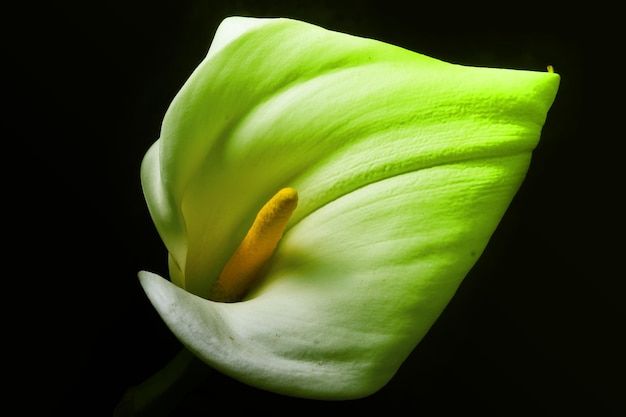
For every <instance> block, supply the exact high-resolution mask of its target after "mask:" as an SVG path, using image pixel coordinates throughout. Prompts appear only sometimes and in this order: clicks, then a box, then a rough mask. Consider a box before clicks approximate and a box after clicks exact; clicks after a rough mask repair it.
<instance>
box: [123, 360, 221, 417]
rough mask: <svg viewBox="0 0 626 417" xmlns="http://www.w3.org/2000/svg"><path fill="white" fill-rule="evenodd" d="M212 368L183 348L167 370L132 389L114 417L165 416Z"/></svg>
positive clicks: (124, 397) (163, 369)
mask: <svg viewBox="0 0 626 417" xmlns="http://www.w3.org/2000/svg"><path fill="white" fill-rule="evenodd" d="M210 370H211V368H210V367H209V366H207V365H206V364H204V363H203V362H202V361H201V360H200V359H198V358H197V357H196V356H195V355H194V354H193V353H191V352H190V351H189V350H187V349H186V348H183V349H182V350H181V351H180V352H179V353H178V354H177V355H176V356H175V357H174V358H173V359H172V360H171V361H170V362H169V363H168V364H167V365H165V367H163V368H162V369H161V370H160V371H158V372H157V373H156V374H154V375H153V376H151V377H150V378H148V379H146V380H145V381H144V382H142V383H141V384H139V385H137V386H134V387H131V388H129V389H128V390H127V391H126V393H125V394H124V396H123V397H122V400H121V401H120V403H119V404H118V405H117V407H115V411H114V412H113V417H165V416H167V415H168V414H169V413H171V412H172V410H174V408H175V407H176V404H178V402H179V401H180V400H182V399H183V397H184V396H185V395H186V394H187V392H189V391H190V390H191V389H192V388H194V387H195V386H197V385H198V384H199V383H200V382H202V381H203V380H204V379H205V378H206V376H207V375H208V373H209V372H210Z"/></svg>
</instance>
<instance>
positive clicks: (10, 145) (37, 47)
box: [2, 0, 626, 416]
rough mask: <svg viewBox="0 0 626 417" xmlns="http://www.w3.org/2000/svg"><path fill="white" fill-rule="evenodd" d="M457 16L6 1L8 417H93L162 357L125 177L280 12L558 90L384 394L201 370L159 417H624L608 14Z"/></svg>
mask: <svg viewBox="0 0 626 417" xmlns="http://www.w3.org/2000/svg"><path fill="white" fill-rule="evenodd" d="M469 3H470V2H467V3H466V5H465V6H463V7H458V6H457V5H455V4H453V3H445V4H440V5H439V6H433V4H431V3H424V2H413V3H401V4H394V3H393V2H391V1H384V2H383V1H380V2H373V1H358V2H357V1H337V2H333V1H300V2H294V1H286V0H285V1H256V2H255V1H230V2H228V1H200V0H195V1H181V2H169V3H163V2H149V1H111V2H105V3H97V2H83V3H67V2H47V3H42V4H38V3H29V2H24V3H22V5H21V6H20V8H19V9H17V8H14V9H13V8H11V9H8V10H5V14H4V16H3V17H4V19H3V20H4V21H5V22H4V27H3V32H5V33H4V34H3V44H4V47H3V50H4V54H3V55H4V69H5V76H4V92H5V94H4V108H5V111H4V116H5V117H4V130H3V135H2V136H3V138H2V139H3V144H4V146H3V151H2V159H3V164H2V167H3V174H4V178H5V181H3V185H4V188H3V200H2V201H3V206H4V212H5V216H4V219H5V234H4V236H5V239H6V243H7V245H5V248H6V249H5V251H4V254H5V257H4V259H5V274H4V275H5V286H4V289H3V295H4V299H5V303H4V306H3V311H4V312H5V314H4V315H5V328H4V338H3V340H4V345H5V349H7V352H8V353H7V354H6V358H7V359H6V372H5V375H6V378H7V380H8V381H10V384H9V385H10V386H11V390H10V400H9V402H8V404H12V405H17V407H18V409H21V410H23V411H22V412H20V413H19V414H20V415H25V414H29V415H30V414H33V415H35V414H36V415H42V416H43V415H61V416H73V415H80V416H100V415H102V416H109V415H111V414H112V409H113V407H114V406H115V404H116V403H117V402H118V400H119V398H120V396H121V395H122V393H123V391H124V390H125V389H126V388H127V387H129V386H131V385H133V384H136V383H138V382H140V381H141V380H143V379H144V378H145V377H147V376H148V375H150V374H152V373H153V372H155V371H156V370H158V369H159V368H160V367H162V366H163V365H164V364H165V363H166V362H167V361H168V360H169V359H170V358H171V357H172V356H173V355H174V354H175V353H176V352H177V351H178V349H179V347H180V345H179V343H178V341H177V340H176V339H175V338H174V337H173V336H172V335H171V334H170V332H169V331H168V330H167V329H166V328H165V326H164V325H163V323H162V322H161V319H160V318H159V317H158V315H157V314H156V312H155V311H154V310H153V308H152V306H151V305H150V304H149V302H148V300H147V298H146V297H145V295H144V294H143V292H142V290H141V288H140V286H139V284H138V281H137V279H136V272H137V271H138V270H140V269H149V270H153V271H157V272H161V273H162V274H166V252H165V249H164V247H163V245H162V244H161V241H160V239H159V237H158V235H157V234H156V232H155V230H154V227H153V225H152V222H151V219H150V217H149V215H148V212H147V210H146V207H145V203H144V200H143V196H142V193H141V187H140V184H139V174H138V170H139V165H140V162H141V159H142V157H143V154H144V152H145V151H146V150H147V148H148V147H149V146H150V144H151V143H152V142H153V141H154V140H155V139H156V138H157V137H158V135H159V127H160V122H161V119H162V117H163V114H164V112H165V110H166V108H167V106H168V105H169V103H170V101H171V99H172V98H173V96H174V95H175V94H176V92H177V90H178V89H179V88H180V86H181V85H182V83H183V82H184V81H185V80H186V79H187V77H188V76H189V74H190V73H191V71H192V70H193V69H194V68H195V66H196V65H197V64H198V63H199V62H200V60H201V59H202V58H203V56H204V54H205V53H206V51H207V49H208V47H209V45H210V42H211V39H212V37H213V35H214V32H215V29H216V27H217V25H218V24H219V22H220V21H221V20H222V19H223V18H224V17H227V16H230V15H248V16H284V17H294V18H298V19H302V20H306V21H309V22H311V23H315V24H318V25H321V26H324V27H327V28H329V29H335V30H339V31H343V32H348V33H352V34H355V35H359V36H366V37H372V38H376V39H379V40H382V41H385V42H388V43H392V44H396V45H400V46H403V47H406V48H408V49H411V50H414V51H417V52H420V53H424V54H426V55H430V56H433V57H436V58H439V59H443V60H447V61H450V62H456V63H461V64H467V65H480V66H493V67H508V68H521V69H532V70H539V71H543V70H545V67H546V65H547V64H552V65H553V66H554V67H555V69H556V71H557V72H559V73H560V74H561V75H562V84H561V88H560V91H559V94H558V97H557V100H556V102H555V104H554V106H553V109H552V110H551V112H550V114H549V117H548V122H547V124H546V126H545V129H544V134H543V138H542V142H541V144H540V146H539V147H538V149H537V150H536V151H535V154H534V160H533V164H532V167H531V170H530V172H529V174H528V177H527V180H526V182H525V183H524V185H523V187H522V189H521V190H520V192H519V193H518V195H517V196H516V198H515V200H514V202H513V204H512V205H511V207H510V210H509V211H508V212H507V215H506V216H505V218H504V219H503V221H502V223H501V226H500V228H499V229H498V231H497V232H496V234H495V235H494V236H493V239H492V241H491V243H490V245H489V247H488V248H487V250H486V252H485V253H484V255H483V256H482V258H481V259H480V260H479V262H478V263H477V265H476V266H475V268H474V269H473V270H472V272H471V273H470V274H469V275H468V276H467V278H466V280H465V281H464V283H463V284H462V286H461V288H460V289H459V291H458V293H457V295H456V297H455V298H454V299H453V300H452V302H451V303H450V305H449V307H448V308H447V309H446V311H445V312H444V314H443V315H442V316H441V318H440V319H439V320H438V321H437V323H436V324H435V325H434V327H433V328H432V330H431V332H430V333H429V334H428V335H427V336H426V338H425V339H424V340H423V341H422V343H420V345H418V347H417V348H416V349H415V350H414V352H413V354H412V355H411V356H410V357H409V358H408V360H407V361H406V363H405V364H404V366H403V367H402V368H401V369H400V371H399V372H398V374H397V375H396V377H395V378H394V379H393V380H392V381H391V382H390V383H389V384H388V385H387V386H386V387H384V388H383V389H382V390H381V391H380V392H378V393H376V394H374V395H372V396H371V397H368V398H365V399H362V400H356V401H347V402H317V401H307V400H300V399H292V398H287V397H282V396H278V395H274V394H270V393H266V392H264V391H260V390H256V389H253V388H250V387H247V386H245V385H242V384H240V383H238V382H236V381H233V380H231V379H229V378H227V377H224V376H221V375H219V374H213V376H212V377H211V379H210V380H209V382H207V383H206V384H204V385H203V386H200V387H199V388H198V389H196V390H194V391H192V392H191V393H190V394H189V395H188V397H187V398H186V399H185V400H184V401H183V402H182V403H181V404H180V405H179V407H178V408H177V409H176V410H175V412H174V413H173V414H172V415H173V416H203V415H213V414H212V413H215V408H221V406H226V407H230V408H231V409H232V410H233V411H234V410H237V411H239V412H243V413H246V412H253V411H254V412H278V413H280V412H282V411H286V412H294V413H295V412H299V411H300V412H303V411H341V412H346V411H349V412H363V411H368V410H370V409H372V407H374V406H381V405H382V406H384V407H385V409H386V410H393V407H395V406H398V407H400V406H402V407H403V408H402V410H403V411H405V412H407V413H410V414H411V415H416V416H438V415H450V414H451V413H467V414H470V413H478V414H479V415H482V416H492V415H493V416H516V415H570V414H572V413H577V415H578V414H581V415H598V416H600V415H607V416H610V415H617V414H618V411H622V412H623V411H624V407H623V402H622V401H623V399H622V398H621V396H623V394H622V393H623V392H624V386H623V375H624V367H623V362H621V361H622V358H623V352H624V351H626V349H625V345H624V341H623V340H622V339H623V333H624V305H623V304H624V303H623V301H622V300H623V294H624V292H623V289H622V282H623V279H624V272H623V268H622V269H618V268H617V264H618V259H620V258H619V257H620V256H623V254H622V252H623V246H624V245H623V242H622V239H623V237H622V236H623V234H622V233H623V231H622V228H621V224H620V222H621V218H622V217H623V213H622V203H621V202H620V201H619V197H620V194H622V193H623V190H622V189H621V188H620V187H622V188H623V185H622V183H623V181H622V178H623V175H622V174H621V172H618V171H619V163H616V162H614V161H615V160H617V159H619V158H616V156H619V149H620V142H622V141H623V139H624V138H623V131H622V132H621V133H620V131H618V130H615V128H614V127H613V126H612V124H613V122H615V121H617V122H618V123H619V122H621V120H620V115H619V111H620V106H622V107H623V104H619V102H618V104H615V103H614V102H613V100H614V99H615V98H617V97H619V91H618V85H620V84H621V82H622V79H621V75H620V73H619V71H618V69H617V67H618V65H619V64H618V63H617V62H616V61H615V59H616V57H619V50H620V49H619V48H618V47H617V45H618V42H617V41H619V38H617V37H616V36H615V35H614V33H615V34H617V33H618V31H617V27H614V26H612V23H611V21H612V17H615V16H617V14H618V13H617V12H616V11H613V10H610V9H605V8H602V7H600V6H599V5H598V4H595V5H594V8H593V10H590V8H589V7H586V8H585V9H581V10H577V9H576V7H578V6H575V4H574V5H569V6H567V7H561V6H559V5H558V4H555V3H554V2H551V3H550V4H549V5H546V4H541V5H534V4H531V3H523V2H506V3H504V2H503V3H501V4H500V5H490V6H485V7H482V6H479V5H478V4H477V3H471V5H470V4H469ZM587 6H588V5H587ZM581 7H582V6H581ZM7 70H8V73H7V72H6V71H7ZM621 103H623V100H622V101H621ZM616 110H617V111H616ZM622 117H623V116H622ZM620 249H622V250H620ZM618 250H619V252H618ZM398 409H399V408H398Z"/></svg>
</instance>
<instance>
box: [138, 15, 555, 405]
mask: <svg viewBox="0 0 626 417" xmlns="http://www.w3.org/2000/svg"><path fill="white" fill-rule="evenodd" d="M558 85H559V76H558V75H557V74H555V73H553V72H552V71H546V72H535V71H522V70H508V69H492V68H477V67H467V66H462V65H456V64H450V63H446V62H442V61H440V60H437V59H433V58H430V57H427V56H424V55H420V54H418V53H415V52H412V51H408V50H406V49H403V48H400V47H396V46H393V45H389V44H385V43H383V42H379V41H376V40H372V39H365V38H360V37H355V36H351V35H347V34H343V33H338V32H333V31H330V30H326V29H323V28H320V27H318V26H315V25H311V24H308V23H304V22H300V21H295V20H290V19H282V18H278V19H255V18H243V17H231V18H228V19H226V20H225V21H224V22H223V23H222V24H221V25H220V26H219V28H218V30H217V33H216V35H215V39H214V41H213V44H212V46H211V48H210V50H209V52H208V54H207V56H206V59H204V60H203V61H202V63H201V64H200V65H199V66H198V68H197V69H196V70H195V72H194V73H193V74H192V75H191V77H190V78H189V80H188V81H187V82H186V83H185V84H184V86H183V87H182V89H181V90H180V91H179V93H178V94H177V96H176V97H175V99H174V100H173V102H172V104H171V106H170V107H169V109H168V111H167V113H166V115H165V118H164V121H163V125H162V130H161V136H160V138H159V139H158V140H157V141H156V143H155V144H154V145H153V146H152V147H151V148H150V149H149V151H148V152H147V154H146V156H145V159H144V161H143V164H142V171H141V179H142V185H143V188H144V193H145V198H146V201H147V204H148V208H149V211H150V214H151V216H152V218H153V220H154V223H155V225H156V228H157V230H158V232H159V234H160V236H161V237H162V239H163V241H164V243H165V245H166V247H167V250H168V252H169V275H170V277H169V278H170V279H169V280H168V279H166V278H162V277H160V276H158V275H156V274H154V273H151V272H146V271H142V272H140V273H139V277H140V282H141V284H142V286H143V288H144V290H145V292H146V294H147V296H148V297H149V299H150V300H151V302H152V304H153V305H154V307H155V308H156V310H157V311H158V313H159V314H160V316H161V317H162V318H163V320H164V322H165V323H166V324H167V326H168V327H169V328H170V329H171V331H172V332H173V333H174V334H175V335H176V336H177V338H178V339H179V340H180V341H181V342H182V343H183V345H184V346H185V347H186V348H187V349H188V350H189V351H191V352H192V353H193V354H194V355H196V356H197V357H198V358H200V359H202V361H204V362H205V363H207V364H208V365H210V366H211V367H213V368H215V369H217V370H218V371H220V372H223V373H225V374H227V375H229V376H231V377H233V378H235V379H237V380H240V381H242V382H244V383H246V384H250V385H253V386H256V387H259V388H262V389H266V390H269V391H273V392H277V393H281V394H286V395H291V396H297V397H305V398H316V399H350V398H359V397H363V396H367V395H369V394H371V393H373V392H375V391H377V390H378V389H379V388H381V387H382V386H384V385H385V384H386V383H387V382H388V381H389V380H390V379H391V378H392V376H393V375H394V374H395V372H396V371H397V370H398V368H399V367H400V366H401V364H402V362H403V361H404V360H405V359H406V357H407V356H408V355H409V353H410V352H411V351H412V349H413V348H414V347H415V346H416V345H417V344H418V343H419V341H420V340H421V339H422V338H423V337H424V335H425V334H426V333H427V332H428V330H429V328H430V327H431V326H432V324H433V323H434V322H435V320H436V319H437V317H438V316H439V315H440V313H441V312H442V310H443V309H444V308H445V306H446V305H447V303H448V302H449V301H450V299H451V298H452V297H453V295H454V293H455V291H456V289H457V287H458V286H459V284H460V283H461V281H462V280H463V278H464V277H465V275H466V274H467V273H468V271H469V270H470V269H471V268H472V266H473V265H474V263H475V262H476V260H477V259H478V257H479V256H480V254H481V253H482V251H483V250H484V248H485V246H486V245H487V243H488V241H489V239H490V236H491V235H492V233H493V232H494V230H495V229H496V227H497V226H498V223H499V221H500V219H501V218H502V216H503V214H504V213H505V211H506V209H507V207H508V205H509V203H510V202H511V199H512V198H513V196H514V195H515V193H516V191H517V190H518V188H519V186H520V184H521V183H522V181H523V179H524V177H525V175H526V172H527V169H528V167H529V163H530V159H531V152H532V150H533V149H534V148H535V146H536V145H537V143H538V141H539V138H540V135H541V130H542V127H543V124H544V122H545V119H546V117H547V113H548V110H549V108H550V106H551V105H552V102H553V100H554V98H555V95H556V92H557V89H558ZM255 219H256V220H255ZM242 242H244V243H242ZM245 242H248V243H245ZM246 248H247V249H246ZM259 248H260V249H259ZM229 270H233V271H234V272H227V271H229ZM226 275H228V276H229V277H230V278H228V277H225V276H226ZM239 275H241V276H242V277H243V278H238V276H239ZM229 280H230V281H229Z"/></svg>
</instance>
